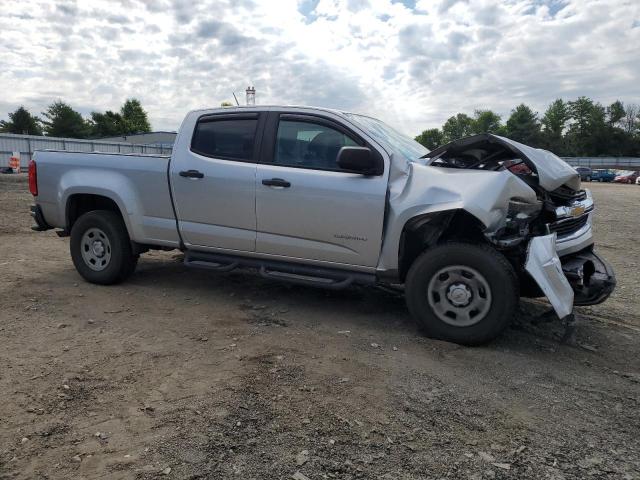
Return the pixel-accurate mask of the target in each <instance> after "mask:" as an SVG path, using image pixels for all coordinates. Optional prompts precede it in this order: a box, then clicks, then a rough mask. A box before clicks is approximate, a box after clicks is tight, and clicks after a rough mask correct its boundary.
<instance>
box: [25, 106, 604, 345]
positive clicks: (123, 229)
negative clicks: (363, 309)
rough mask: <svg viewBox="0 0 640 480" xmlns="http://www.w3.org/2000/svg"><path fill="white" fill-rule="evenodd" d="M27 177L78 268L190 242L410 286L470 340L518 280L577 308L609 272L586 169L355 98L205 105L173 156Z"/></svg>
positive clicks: (113, 158)
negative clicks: (434, 137) (413, 127)
mask: <svg viewBox="0 0 640 480" xmlns="http://www.w3.org/2000/svg"><path fill="white" fill-rule="evenodd" d="M29 186H30V190H31V193H32V194H33V195H34V198H35V205H34V206H33V207H32V215H33V217H34V219H35V220H36V223H37V225H36V226H35V227H34V229H35V230H47V229H50V228H58V229H59V231H58V233H59V235H61V236H66V235H70V237H71V241H70V250H71V257H72V260H73V263H74V265H75V267H76V269H77V270H78V272H79V273H80V275H82V276H83V277H84V278H85V279H86V280H87V281H89V282H93V283H98V284H112V283H116V282H120V281H122V280H124V279H125V278H127V277H128V276H129V275H130V274H131V273H132V272H133V271H134V269H135V266H136V263H137V261H138V258H139V256H140V254H142V253H144V252H146V251H148V250H149V249H162V250H171V249H180V250H182V251H183V252H184V254H185V256H184V262H185V264H186V265H187V266H190V267H201V268H207V269H210V270H213V271H219V272H228V271H230V270H233V269H234V268H237V267H249V268H255V269H257V270H258V271H259V273H260V275H262V276H263V277H265V278H269V279H273V280H280V281H289V282H293V283H297V284H302V285H313V286H320V287H324V288H333V289H339V288H345V287H347V286H348V285H351V284H353V283H360V284H372V285H384V286H394V287H400V288H403V289H404V292H405V297H406V301H407V305H408V308H409V310H410V312H411V314H412V315H413V317H414V318H415V319H416V321H417V322H418V323H419V325H420V326H421V327H422V328H423V330H424V331H425V332H426V333H427V334H428V335H430V336H432V337H436V338H441V339H445V340H449V341H453V342H458V343H461V344H467V345H475V344H480V343H483V342H487V341H489V340H491V339H493V338H494V337H496V336H497V335H498V334H499V333H500V332H501V331H502V330H503V329H504V328H505V327H507V325H508V324H509V322H510V321H511V320H512V318H513V317H514V315H515V313H516V310H517V305H518V301H519V298H520V297H522V296H528V297H540V296H546V297H547V298H548V300H549V302H550V303H551V305H552V307H553V309H554V310H555V313H556V314H557V316H558V317H560V318H561V319H564V320H570V319H571V318H572V315H573V306H574V305H593V304H596V303H600V302H603V301H604V300H605V299H606V298H607V297H608V296H609V295H610V293H611V292H612V290H613V288H614V286H615V278H614V274H613V272H612V270H611V267H610V266H609V265H608V264H607V262H606V261H604V260H603V259H602V258H601V257H599V256H598V255H597V254H596V253H595V252H594V250H593V235H592V216H593V212H594V205H593V200H592V198H591V194H590V192H589V191H588V190H584V189H581V187H580V178H579V175H578V174H577V172H576V171H575V170H574V169H573V168H571V167H570V166H569V165H568V164H566V163H565V162H564V161H562V160H561V159H560V158H558V157H557V156H555V155H553V154H552V153H550V152H547V151H544V150H538V149H534V148H531V147H528V146H526V145H522V144H519V143H517V142H514V141H512V140H509V139H506V138H502V137H498V136H495V135H489V134H485V135H477V136H474V137H469V138H464V139H461V140H458V141H455V142H453V143H451V144H449V145H445V146H443V147H440V148H438V149H436V150H434V151H432V152H428V151H427V150H426V149H425V148H424V147H422V146H421V145H420V144H418V143H417V142H415V141H414V140H412V139H410V138H409V137H407V136H405V135H402V134H400V133H398V132H397V131H395V130H393V129H392V128H390V127H389V126H387V125H385V124H384V123H383V122H380V121H378V120H376V119H373V118H371V117H366V116H362V115H357V114H352V113H345V112H340V111H335V110H327V109H320V108H311V107H281V106H252V107H239V108H225V109H210V110H199V111H194V112H190V113H189V114H188V115H187V117H186V118H185V120H184V122H183V124H182V126H181V129H180V132H179V134H178V136H177V138H176V142H175V145H174V149H173V154H172V155H171V156H170V157H168V156H150V155H127V154H124V155H123V154H109V153H97V152H94V153H71V152H59V151H43V152H38V153H36V155H35V159H34V161H32V162H31V164H30V165H29Z"/></svg>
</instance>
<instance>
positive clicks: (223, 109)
mask: <svg viewBox="0 0 640 480" xmlns="http://www.w3.org/2000/svg"><path fill="white" fill-rule="evenodd" d="M234 110H236V111H239V110H254V111H265V110H317V111H320V112H328V113H333V114H336V115H341V116H342V115H344V114H346V113H351V112H346V111H344V110H337V109H334V108H325V107H314V106H311V105H233V106H229V107H211V108H198V109H196V110H192V111H191V112H189V113H195V112H198V113H201V112H230V111H234Z"/></svg>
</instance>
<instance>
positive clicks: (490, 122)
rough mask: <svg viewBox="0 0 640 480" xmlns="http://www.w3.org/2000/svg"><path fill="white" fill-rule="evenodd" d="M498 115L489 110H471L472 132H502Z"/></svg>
mask: <svg viewBox="0 0 640 480" xmlns="http://www.w3.org/2000/svg"><path fill="white" fill-rule="evenodd" d="M500 120H501V119H500V115H498V114H497V113H495V112H493V111H491V110H476V111H475V112H473V123H472V124H471V131H472V133H496V134H500V133H501V132H502V123H500Z"/></svg>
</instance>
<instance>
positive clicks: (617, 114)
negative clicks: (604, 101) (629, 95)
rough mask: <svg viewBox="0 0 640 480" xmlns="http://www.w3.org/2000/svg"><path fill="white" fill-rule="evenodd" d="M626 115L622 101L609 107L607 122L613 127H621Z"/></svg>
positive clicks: (617, 101)
mask: <svg viewBox="0 0 640 480" xmlns="http://www.w3.org/2000/svg"><path fill="white" fill-rule="evenodd" d="M625 115H626V112H625V111H624V104H623V103H622V102H621V101H620V100H616V101H615V102H613V103H612V104H611V105H609V106H608V107H607V120H608V122H609V125H611V126H612V127H616V126H620V125H621V123H622V120H623V119H624V118H625Z"/></svg>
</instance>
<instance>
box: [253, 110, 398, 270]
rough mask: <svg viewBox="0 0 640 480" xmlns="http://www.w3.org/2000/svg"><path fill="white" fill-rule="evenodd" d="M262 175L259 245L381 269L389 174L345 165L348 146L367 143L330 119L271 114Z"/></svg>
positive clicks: (282, 252) (299, 255)
mask: <svg viewBox="0 0 640 480" xmlns="http://www.w3.org/2000/svg"><path fill="white" fill-rule="evenodd" d="M264 136H265V140H264V148H263V153H262V158H261V163H260V164H259V165H258V170H257V176H256V215H257V238H256V251H257V252H259V253H263V254H272V255H278V256H281V257H290V258H292V259H295V258H299V259H305V260H317V261H324V262H332V263H339V264H345V265H356V266H367V267H375V266H376V264H377V262H378V257H379V255H380V246H381V242H382V227H383V220H384V209H385V198H386V190H387V172H386V171H385V174H383V175H379V176H365V175H360V174H354V173H348V172H344V171H340V169H339V168H338V166H337V163H336V157H337V154H338V151H339V150H340V148H341V147H343V146H349V145H351V146H355V145H365V143H366V142H365V141H364V140H362V139H361V138H359V137H358V136H357V135H356V134H355V133H353V132H351V131H350V130H348V129H346V127H344V126H343V125H341V124H339V123H337V122H334V121H332V120H329V119H327V118H324V117H317V116H313V115H299V114H296V115H291V114H278V113H275V112H274V113H270V115H269V120H268V123H267V127H266V129H265V135H264Z"/></svg>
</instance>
